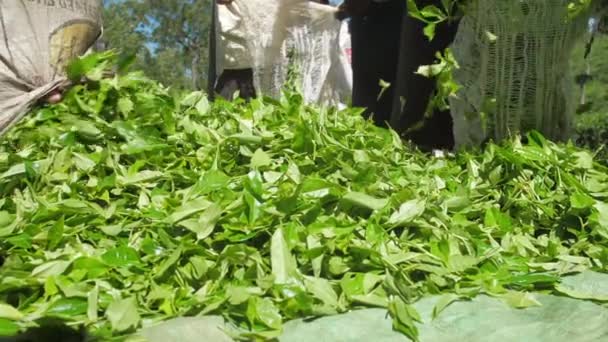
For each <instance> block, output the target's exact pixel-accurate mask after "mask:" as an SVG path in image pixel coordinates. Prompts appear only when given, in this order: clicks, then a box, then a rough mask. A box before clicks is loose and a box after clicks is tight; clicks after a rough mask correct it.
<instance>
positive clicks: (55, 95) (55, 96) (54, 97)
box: [43, 89, 63, 104]
mask: <svg viewBox="0 0 608 342" xmlns="http://www.w3.org/2000/svg"><path fill="white" fill-rule="evenodd" d="M61 100H63V95H62V93H61V90H59V89H57V90H53V91H52V92H51V93H50V94H49V95H48V96H47V97H45V98H44V100H43V101H44V102H46V103H48V104H56V103H59V102H61Z"/></svg>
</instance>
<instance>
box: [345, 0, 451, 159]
mask: <svg viewBox="0 0 608 342" xmlns="http://www.w3.org/2000/svg"><path fill="white" fill-rule="evenodd" d="M439 2H440V1H439V0H418V1H417V5H418V6H419V8H423V7H424V6H426V5H430V4H438V3H439ZM423 28H424V23H422V22H420V21H418V20H417V19H414V18H411V17H409V16H408V15H407V8H406V1H405V0H394V1H393V0H392V1H389V2H388V3H372V5H371V8H370V11H369V12H368V13H367V15H365V16H362V17H353V18H352V19H351V36H352V37H351V38H352V49H353V50H352V51H353V52H352V54H353V62H352V63H353V105H354V106H356V107H364V108H366V111H365V113H364V115H366V116H369V115H370V114H372V113H373V117H374V122H375V123H376V124H377V125H379V126H386V123H387V122H390V126H391V127H392V128H393V129H395V130H396V131H397V132H398V133H401V134H402V135H403V136H404V137H405V138H408V139H411V140H412V141H413V142H414V143H415V144H417V145H419V146H420V147H421V148H448V149H451V148H452V147H453V145H454V141H453V140H454V139H453V133H452V118H451V115H450V112H449V111H437V110H436V111H435V113H434V114H433V116H432V118H430V119H427V120H426V122H425V124H424V127H422V129H420V130H417V131H415V132H412V133H409V134H405V132H406V131H408V129H409V128H411V127H412V126H414V125H415V124H417V123H418V122H419V121H420V120H421V119H422V118H423V117H424V113H425V112H426V109H427V107H428V104H429V100H430V99H431V97H432V96H433V95H434V93H435V89H436V82H435V80H433V79H429V78H426V77H423V76H419V75H416V74H415V72H416V71H417V70H418V67H419V66H421V65H428V64H432V63H434V62H435V54H436V52H438V51H442V50H443V49H445V48H446V47H447V46H449V44H451V42H452V41H453V39H454V36H455V33H456V29H457V24H453V25H439V27H438V28H437V33H436V36H435V38H434V39H433V41H431V42H429V40H428V38H426V37H425V36H424V33H423ZM381 79H382V80H384V81H386V82H387V83H390V87H389V88H388V89H386V90H385V91H384V93H383V94H382V96H381V97H380V99H378V96H379V95H380V92H381V87H380V85H379V83H380V80H381Z"/></svg>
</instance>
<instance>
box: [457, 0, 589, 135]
mask: <svg viewBox="0 0 608 342" xmlns="http://www.w3.org/2000/svg"><path fill="white" fill-rule="evenodd" d="M570 2H571V1H570V0H521V1H513V0H508V1H506V0H483V1H473V2H471V3H470V5H468V7H467V8H466V11H465V16H464V17H463V19H462V22H461V24H460V27H459V31H458V33H457V35H456V38H455V41H454V43H453V46H452V51H453V53H454V57H455V58H456V60H457V62H458V64H459V68H458V69H456V70H455V71H454V78H455V80H456V82H457V83H458V84H459V85H460V86H461V88H460V90H459V91H458V93H457V94H456V96H454V97H453V98H451V99H450V106H451V111H452V117H453V119H454V137H455V142H456V145H457V147H463V146H476V145H480V144H482V143H483V142H484V141H487V140H488V139H492V140H495V141H499V140H502V139H505V138H507V137H509V136H510V135H513V134H518V133H523V132H526V131H530V130H538V131H539V132H541V133H542V134H543V135H545V136H546V137H547V138H549V139H551V140H555V141H560V140H565V139H568V138H569V137H570V134H571V133H572V129H573V125H572V121H573V116H574V113H575V105H576V103H575V100H574V98H573V91H572V89H571V88H572V85H573V83H574V81H573V78H572V76H571V75H570V72H569V70H570V68H569V59H570V56H571V54H572V49H573V48H574V45H575V43H576V42H577V40H578V39H580V38H581V37H582V36H583V35H584V34H585V30H586V28H587V21H588V19H589V15H588V14H589V13H590V11H591V10H587V11H585V13H583V14H579V15H577V16H576V17H574V18H569V17H568V4H569V3H570Z"/></svg>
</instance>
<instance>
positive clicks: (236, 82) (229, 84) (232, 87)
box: [215, 69, 256, 100]
mask: <svg viewBox="0 0 608 342" xmlns="http://www.w3.org/2000/svg"><path fill="white" fill-rule="evenodd" d="M237 91H238V92H239V97H240V98H242V99H245V100H250V99H252V98H254V97H256V91H255V87H254V85H253V70H252V69H240V70H235V69H226V70H224V71H223V72H222V74H221V75H220V77H219V78H218V80H217V84H216V86H215V92H216V93H217V94H219V95H220V96H221V97H223V98H225V99H227V100H232V98H233V96H234V94H235V93H236V92H237Z"/></svg>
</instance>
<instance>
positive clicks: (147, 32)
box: [103, 0, 211, 89]
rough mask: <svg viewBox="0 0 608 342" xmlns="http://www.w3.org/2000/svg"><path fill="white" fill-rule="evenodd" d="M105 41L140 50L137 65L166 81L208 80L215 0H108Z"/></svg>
mask: <svg viewBox="0 0 608 342" xmlns="http://www.w3.org/2000/svg"><path fill="white" fill-rule="evenodd" d="M104 6H105V10H104V26H105V33H104V38H103V41H104V47H105V48H110V49H117V50H120V51H122V52H124V53H126V54H135V55H136V60H135V68H136V69H139V70H143V71H144V72H145V73H146V74H147V75H148V76H150V77H151V78H154V79H156V80H159V81H161V82H162V83H163V84H165V85H170V86H171V87H172V88H179V89H201V88H202V86H203V85H204V84H205V83H206V79H207V75H206V71H207V69H206V65H207V64H208V63H207V60H208V36H209V33H208V32H209V27H210V22H211V15H210V13H211V11H210V8H211V0H114V1H112V0H104Z"/></svg>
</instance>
